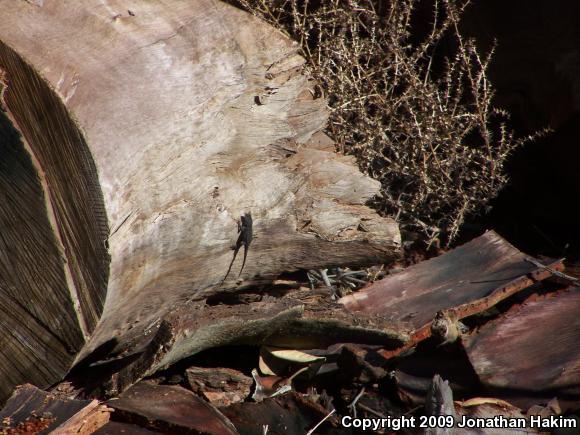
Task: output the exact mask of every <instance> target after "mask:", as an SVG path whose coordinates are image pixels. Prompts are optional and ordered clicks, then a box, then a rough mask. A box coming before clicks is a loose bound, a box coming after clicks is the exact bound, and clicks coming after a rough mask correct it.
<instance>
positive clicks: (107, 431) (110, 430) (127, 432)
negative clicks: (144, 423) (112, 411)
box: [94, 421, 163, 435]
mask: <svg viewBox="0 0 580 435" xmlns="http://www.w3.org/2000/svg"><path fill="white" fill-rule="evenodd" d="M161 433H163V432H157V431H155V430H149V429H145V428H143V427H141V426H137V425H136V424H129V423H119V422H118V421H110V422H109V423H107V424H106V425H104V426H103V427H101V428H100V429H99V430H97V431H96V432H95V433H94V435H119V434H122V435H151V434H161Z"/></svg>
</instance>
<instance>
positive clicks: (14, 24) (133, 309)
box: [0, 0, 400, 402]
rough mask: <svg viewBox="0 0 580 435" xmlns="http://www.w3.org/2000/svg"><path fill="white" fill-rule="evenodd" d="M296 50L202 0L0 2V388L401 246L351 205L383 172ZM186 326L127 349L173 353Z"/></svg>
mask: <svg viewBox="0 0 580 435" xmlns="http://www.w3.org/2000/svg"><path fill="white" fill-rule="evenodd" d="M302 64H303V59H302V58H301V57H300V56H299V55H298V54H297V46H296V45H295V44H293V43H292V42H291V41H289V40H288V39H287V38H285V37H284V36H283V35H281V34H280V33H279V32H277V31H276V30H274V29H273V28H271V27H269V26H267V25H266V24H264V23H262V22H259V21H258V20H257V19H255V18H253V17H251V16H249V15H248V14H246V13H244V12H242V11H239V10H237V9H235V8H233V7H231V6H228V5H225V4H222V3H220V2H218V1H215V0H196V1H193V2H191V1H185V0H170V1H163V2H161V1H149V2H145V3H143V2H129V3H127V2H121V1H115V0H113V1H108V2H107V3H101V4H98V5H95V4H94V2H90V1H88V0H82V1H78V2H75V3H74V5H73V4H65V3H63V2H37V1H26V2H24V1H20V2H14V1H12V0H0V88H1V107H2V111H0V139H1V142H0V148H1V151H0V198H2V200H1V201H0V326H1V327H0V342H1V343H3V346H1V347H0V402H1V401H3V400H4V399H5V398H7V397H8V395H9V394H10V392H11V391H12V388H13V387H14V386H15V385H18V384H22V383H24V382H32V383H34V384H36V385H38V386H39V387H43V388H44V387H47V386H49V385H51V384H53V383H55V382H57V381H59V380H60V379H61V378H62V377H63V375H64V374H66V373H67V372H68V371H69V370H70V368H71V367H72V366H73V365H74V364H75V363H78V362H80V361H83V360H86V358H87V357H89V356H90V357H91V358H92V359H93V360H94V359H99V358H104V357H105V356H107V355H109V354H116V355H118V354H132V353H135V352H139V351H140V350H143V349H144V348H147V346H148V345H149V344H150V342H151V340H152V338H153V337H157V336H158V335H159V328H160V325H162V324H163V322H164V319H165V318H167V317H168V316H170V313H172V312H173V311H174V310H175V309H176V308H177V307H181V308H183V307H184V306H190V305H188V304H187V303H189V304H193V306H198V305H200V304H202V305H203V303H204V301H205V300H206V299H207V298H208V297H211V296H214V295H216V294H219V293H220V292H224V291H238V290H240V289H245V288H249V287H252V286H256V285H258V284H267V283H269V282H271V281H272V279H273V278H274V277H276V276H277V275H279V274H280V273H282V272H284V271H292V270H297V269H309V268H320V267H324V266H326V265H334V264H365V263H379V262H386V261H389V260H390V259H392V258H394V257H396V256H397V255H398V250H399V245H400V235H399V232H398V228H397V225H396V223H395V222H394V221H393V220H390V219H388V218H382V217H379V216H378V215H377V214H376V213H375V212H374V211H372V210H371V209H369V208H367V207H366V206H365V205H364V204H365V203H366V201H367V200H368V199H369V198H371V197H372V196H373V195H375V194H376V193H377V192H378V190H379V183H378V182H376V181H374V180H371V179H369V178H368V177H365V176H363V175H362V174H361V173H360V172H359V171H358V169H357V167H356V165H355V162H354V161H353V159H352V158H351V157H345V156H341V155H338V154H336V153H335V152H334V145H333V143H332V141H331V140H330V139H329V138H328V137H326V136H325V135H324V134H323V133H322V132H321V130H322V129H323V127H324V124H325V122H326V119H327V109H326V102H325V101H324V100H323V99H316V98H314V97H313V92H312V88H313V86H314V85H313V84H312V83H311V82H310V81H309V79H308V77H306V76H304V75H303V74H302V71H301V68H302ZM246 213H251V216H252V217H253V228H252V229H253V236H254V240H253V241H252V240H250V242H251V244H250V246H249V251H248V255H247V261H245V265H244V263H243V261H244V259H245V255H242V253H240V255H238V256H237V258H236V259H235V261H234V260H233V259H232V257H233V252H232V249H231V247H232V245H234V244H235V242H236V238H237V237H238V235H237V233H236V229H237V222H238V220H239V219H240V216H243V215H245V214H246ZM238 247H239V246H238ZM245 247H248V246H247V245H246V246H245ZM232 263H233V267H232V271H231V273H230V274H229V275H228V276H227V279H226V271H227V270H228V267H230V265H231V264H232ZM196 304H197V305H196ZM279 312H280V310H279ZM205 314H207V313H206V312H204V313H201V314H200V313H198V312H192V313H190V315H189V317H188V321H190V323H189V326H191V327H195V320H196V316H197V315H200V316H204V315H205ZM328 315H331V314H330V313H329V314H328ZM170 317H171V316H170ZM258 317H259V316H258ZM262 317H264V318H266V319H267V315H264V316H262ZM172 318H173V319H175V316H173V317H172ZM198 320H199V319H198ZM316 320H324V319H316ZM200 321H201V323H203V324H206V325H208V324H210V323H211V318H202V319H201V320H200ZM170 323H171V322H170ZM210 326H211V325H210ZM294 326H295V327H296V328H298V329H300V326H296V325H294ZM208 331H210V332H211V331H212V330H211V328H209V329H208ZM162 332H163V331H162ZM193 332H194V331H192V330H187V331H182V334H181V335H179V336H178V335H174V336H172V337H173V338H172V340H173V341H171V343H168V342H167V343H165V344H166V345H167V346H169V345H171V347H173V348H174V349H177V350H175V351H170V349H167V348H164V352H163V358H161V357H160V358H157V359H155V358H154V359H151V358H149V359H147V358H145V359H141V362H142V363H143V364H145V363H147V364H153V363H154V362H155V363H159V362H160V361H161V360H162V364H163V365H167V364H170V363H171V362H174V361H175V360H176V359H178V358H181V357H183V356H184V351H181V350H183V349H181V350H180V349H179V341H180V340H183V339H184V338H186V337H187V336H188V334H189V335H191V333H193ZM251 332H252V331H249V332H248V335H249V336H251V335H252V334H251ZM257 335H259V336H261V335H263V333H262V332H260V333H259V334H257ZM220 340H221V341H220ZM210 341H211V340H210ZM224 341H227V340H226V339H225V338H224V337H221V338H219V339H215V340H214V342H224ZM198 344H199V343H196V346H197V347H198V348H199V347H200V346H199V345H198ZM191 347H192V346H185V348H187V349H188V350H191ZM194 347H195V346H194ZM202 347H203V346H202ZM206 347H207V346H206ZM152 370H155V366H151V365H150V366H147V367H145V366H143V365H141V366H140V368H139V370H138V371H137V372H138V373H137V374H135V376H133V377H132V378H131V379H132V380H131V382H133V381H134V380H135V379H138V378H139V377H140V376H142V375H143V373H146V372H151V371H152Z"/></svg>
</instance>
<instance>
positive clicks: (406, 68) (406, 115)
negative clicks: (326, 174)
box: [238, 0, 523, 244]
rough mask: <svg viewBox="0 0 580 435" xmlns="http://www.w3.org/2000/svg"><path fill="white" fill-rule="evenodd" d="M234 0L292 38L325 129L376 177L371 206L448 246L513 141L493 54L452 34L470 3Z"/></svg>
mask: <svg viewBox="0 0 580 435" xmlns="http://www.w3.org/2000/svg"><path fill="white" fill-rule="evenodd" d="M238 2H239V3H238V4H239V5H240V6H241V7H242V8H244V9H246V10H248V11H250V12H251V13H253V14H255V15H257V16H259V17H260V18H262V19H264V20H266V21H268V22H270V23H271V24H273V25H274V26H276V27H278V28H279V29H281V30H282V31H283V32H285V33H286V34H287V35H289V36H290V37H291V38H293V39H295V40H296V41H298V42H299V43H300V44H301V47H302V51H303V54H304V56H305V57H306V59H307V65H308V69H309V71H308V72H309V73H310V74H311V75H313V76H314V77H315V79H316V80H317V81H318V83H320V86H321V92H322V93H323V94H325V96H327V97H328V100H329V105H330V107H331V109H332V113H331V117H330V122H329V124H328V127H327V133H328V134H329V135H330V136H331V137H332V138H333V139H335V140H336V141H337V143H338V144H339V146H340V147H341V149H342V151H344V152H346V153H350V154H354V155H355V156H356V157H357V158H358V162H359V165H360V167H361V169H362V170H363V171H364V172H366V173H367V174H369V175H370V176H372V177H373V178H375V179H377V180H379V181H380V182H381V184H382V194H381V197H380V198H377V200H376V203H375V205H376V206H377V207H378V208H379V209H380V210H381V211H383V212H385V213H388V214H390V215H393V216H395V217H396V218H397V220H398V221H399V222H400V224H401V226H402V227H403V228H412V229H415V230H416V229H417V228H418V229H420V230H421V231H422V233H423V234H424V236H425V240H426V241H427V242H428V243H432V242H437V243H439V242H441V241H443V242H444V243H447V244H448V243H450V242H451V241H452V240H453V239H454V238H455V237H456V236H457V233H458V230H459V228H460V226H461V224H462V223H463V221H464V219H465V218H466V216H468V215H474V214H477V213H479V212H481V211H482V210H484V208H485V206H486V204H487V203H488V202H489V200H490V199H492V198H493V197H494V196H495V195H496V194H497V193H498V191H499V190H500V189H501V188H502V186H504V185H505V183H506V181H507V178H506V174H505V172H504V162H505V161H506V158H507V157H508V155H509V154H510V153H511V152H512V151H513V150H514V148H515V147H516V146H518V145H520V144H521V143H522V142H523V140H514V138H513V135H512V134H511V133H510V132H508V130H507V129H506V127H505V125H504V124H503V121H502V120H501V118H502V116H505V114H503V113H500V112H499V111H494V110H493V109H492V106H491V99H492V96H493V91H492V87H491V85H490V83H489V81H488V79H487V77H486V70H487V67H488V65H489V62H490V59H491V54H492V53H491V52H490V53H489V54H487V55H486V56H481V55H480V54H479V53H478V52H477V50H476V47H475V43H474V41H473V40H471V39H465V38H463V37H462V36H461V34H460V32H459V29H458V24H459V19H460V16H461V13H462V11H463V10H464V8H465V7H466V6H467V3H468V1H458V0H433V3H432V7H430V14H429V16H428V18H427V19H425V17H423V19H421V18H420V17H419V18H418V15H419V14H418V13H417V7H418V6H420V3H421V2H420V1H419V0H357V1H355V0H318V1H313V0H300V1H298V0H238ZM422 4H423V5H424V4H425V2H422ZM492 51H493V50H492ZM498 117H499V118H498Z"/></svg>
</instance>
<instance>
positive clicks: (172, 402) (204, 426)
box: [108, 382, 238, 435]
mask: <svg viewBox="0 0 580 435" xmlns="http://www.w3.org/2000/svg"><path fill="white" fill-rule="evenodd" d="M108 405H109V406H110V407H112V408H113V409H114V410H115V413H114V414H113V415H114V420H115V421H117V422H123V423H129V424H136V425H138V426H141V427H143V428H145V429H152V430H154V431H155V430H159V431H161V432H164V433H187V434H216V435H226V434H237V433H238V432H237V431H236V429H235V427H234V426H233V425H232V423H231V422H230V421H229V420H228V419H227V418H226V417H224V415H223V414H222V413H220V412H219V411H218V410H217V409H216V408H215V407H213V406H212V405H211V404H209V403H207V402H206V401H204V400H203V399H200V398H199V397H198V396H196V395H195V394H193V393H192V392H191V391H189V390H186V389H185V388H182V387H179V386H169V385H152V384H148V383H146V382H140V383H138V384H136V385H134V386H133V387H131V388H130V389H128V390H127V391H125V392H124V393H123V394H121V395H120V396H119V398H118V399H115V400H110V401H109V402H108Z"/></svg>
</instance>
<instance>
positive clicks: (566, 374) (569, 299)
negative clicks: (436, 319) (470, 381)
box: [463, 287, 580, 403]
mask: <svg viewBox="0 0 580 435" xmlns="http://www.w3.org/2000/svg"><path fill="white" fill-rule="evenodd" d="M579 309H580V288H578V287H576V288H571V289H569V290H567V291H562V292H559V293H557V294H556V296H554V295H547V296H544V297H540V298H533V299H531V300H527V301H526V302H525V303H524V304H523V305H521V306H515V307H512V308H511V309H510V310H509V311H508V312H507V313H505V315H503V316H502V317H500V318H497V319H494V320H493V321H491V322H488V323H487V324H485V325H484V326H482V327H481V328H480V329H479V330H478V331H476V332H474V333H473V334H470V335H469V336H466V337H464V338H463V344H464V347H465V350H466V352H467V355H468V356H469V360H470V361H471V364H472V365H473V368H474V369H475V371H476V372H477V374H478V376H479V378H480V380H481V382H482V383H483V384H484V385H485V386H486V387H488V388H490V389H493V390H501V391H503V392H504V394H509V392H510V390H511V392H512V394H515V395H520V396H528V398H529V399H531V400H532V403H533V401H534V399H533V398H534V395H535V396H541V394H543V395H545V396H548V397H547V398H548V399H550V398H552V397H554V396H560V395H562V396H564V397H567V399H569V400H573V399H574V398H575V400H579V399H580V387H579V385H578V379H579V377H580V346H578V343H579V342H580V317H579V316H578V310H579ZM540 401H541V400H540ZM535 402H536V403H537V402H538V399H535Z"/></svg>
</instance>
